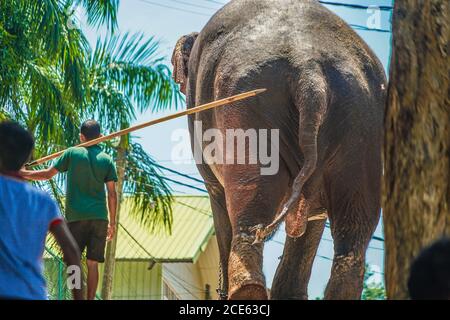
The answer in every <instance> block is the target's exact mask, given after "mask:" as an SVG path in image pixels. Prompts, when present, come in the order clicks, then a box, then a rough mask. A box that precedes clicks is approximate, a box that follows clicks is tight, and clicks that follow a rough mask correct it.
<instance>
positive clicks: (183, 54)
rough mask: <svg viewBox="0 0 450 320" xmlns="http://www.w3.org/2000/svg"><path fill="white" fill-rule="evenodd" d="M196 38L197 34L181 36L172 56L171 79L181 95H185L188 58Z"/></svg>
mask: <svg viewBox="0 0 450 320" xmlns="http://www.w3.org/2000/svg"><path fill="white" fill-rule="evenodd" d="M197 36H198V33H197V32H194V33H191V34H188V35H185V36H182V37H181V38H180V39H179V40H178V41H177V44H176V46H175V49H174V51H173V54H172V65H173V79H174V80H175V82H176V83H178V84H179V85H180V87H181V91H182V92H183V93H186V82H187V77H188V64H189V57H190V55H191V51H192V48H193V47H194V43H195V40H196V39H197Z"/></svg>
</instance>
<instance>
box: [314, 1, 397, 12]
mask: <svg viewBox="0 0 450 320" xmlns="http://www.w3.org/2000/svg"><path fill="white" fill-rule="evenodd" d="M319 2H320V3H322V4H327V5H330V6H338V7H346V8H353V9H363V10H366V9H368V8H377V9H380V10H382V11H391V10H392V9H394V8H393V7H391V6H378V5H368V6H367V5H361V4H350V3H342V2H334V1H322V0H319Z"/></svg>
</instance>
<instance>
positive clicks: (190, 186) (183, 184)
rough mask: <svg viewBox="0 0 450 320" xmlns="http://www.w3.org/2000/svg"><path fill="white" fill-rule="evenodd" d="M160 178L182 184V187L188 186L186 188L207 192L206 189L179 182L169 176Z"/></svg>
mask: <svg viewBox="0 0 450 320" xmlns="http://www.w3.org/2000/svg"><path fill="white" fill-rule="evenodd" d="M162 178H163V179H164V180H167V181H170V182H173V183H175V184H178V185H180V186H183V187H188V188H191V189H194V190H197V191H201V192H204V193H208V191H206V189H202V188H197V187H194V186H192V185H190V184H187V183H183V182H180V181H177V180H173V179H170V178H165V177H162Z"/></svg>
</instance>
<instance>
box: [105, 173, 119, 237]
mask: <svg viewBox="0 0 450 320" xmlns="http://www.w3.org/2000/svg"><path fill="white" fill-rule="evenodd" d="M106 189H107V191H108V210H109V226H108V238H107V241H110V240H112V238H114V235H115V233H116V210H117V192H116V182H114V181H108V182H106Z"/></svg>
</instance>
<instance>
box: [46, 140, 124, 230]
mask: <svg viewBox="0 0 450 320" xmlns="http://www.w3.org/2000/svg"><path fill="white" fill-rule="evenodd" d="M54 168H55V169H56V170H58V171H59V172H67V191H66V192H67V194H66V219H67V221H69V222H72V221H80V220H108V209H107V207H106V193H105V183H106V182H108V181H117V172H116V167H115V165H114V162H113V160H112V159H111V157H110V156H109V155H107V154H106V153H104V152H103V151H102V149H101V148H100V147H99V146H91V147H87V148H85V147H74V148H70V149H68V150H67V151H66V152H64V154H63V155H62V156H61V157H60V158H59V159H57V160H56V162H55V164H54Z"/></svg>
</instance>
